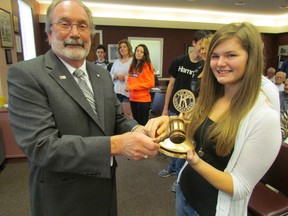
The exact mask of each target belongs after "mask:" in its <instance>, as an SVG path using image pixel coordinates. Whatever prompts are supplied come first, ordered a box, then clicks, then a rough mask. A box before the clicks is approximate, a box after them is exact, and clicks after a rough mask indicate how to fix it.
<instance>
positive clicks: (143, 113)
mask: <svg viewBox="0 0 288 216" xmlns="http://www.w3.org/2000/svg"><path fill="white" fill-rule="evenodd" d="M130 106H131V110H132V114H133V118H134V119H135V120H136V121H137V122H138V124H140V125H145V124H146V123H147V122H148V119H149V110H150V108H151V102H134V101H130Z"/></svg>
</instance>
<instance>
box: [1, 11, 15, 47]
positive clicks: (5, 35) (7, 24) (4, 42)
mask: <svg viewBox="0 0 288 216" xmlns="http://www.w3.org/2000/svg"><path fill="white" fill-rule="evenodd" d="M0 36H1V46H2V47H13V39H12V38H13V37H12V36H13V35H12V25H11V16H10V13H9V12H8V11H5V10H3V9H1V8H0Z"/></svg>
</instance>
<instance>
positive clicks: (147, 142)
mask: <svg viewBox="0 0 288 216" xmlns="http://www.w3.org/2000/svg"><path fill="white" fill-rule="evenodd" d="M137 129H138V128H137ZM137 129H136V130H137ZM139 130H140V129H139ZM159 147H160V146H159V144H158V143H155V142H154V141H153V139H152V138H150V137H148V136H146V135H145V134H143V133H140V132H128V133H125V134H122V135H117V136H112V137H111V154H112V155H123V156H125V157H127V158H128V159H131V160H142V159H147V158H149V157H154V156H155V155H156V154H157V152H158V149H159Z"/></svg>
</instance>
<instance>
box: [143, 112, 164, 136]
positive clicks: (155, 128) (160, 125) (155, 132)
mask: <svg viewBox="0 0 288 216" xmlns="http://www.w3.org/2000/svg"><path fill="white" fill-rule="evenodd" d="M168 127H169V117H168V116H160V117H157V118H152V119H150V120H149V121H148V122H147V124H146V125H145V127H144V130H145V133H146V134H147V135H148V136H150V137H152V138H157V137H159V136H161V137H162V134H163V133H164V135H166V134H167V132H168ZM165 132H166V134H165Z"/></svg>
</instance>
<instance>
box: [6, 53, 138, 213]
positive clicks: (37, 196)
mask: <svg viewBox="0 0 288 216" xmlns="http://www.w3.org/2000/svg"><path fill="white" fill-rule="evenodd" d="M86 68H87V72H88V74H89V77H90V80H91V84H92V88H93V90H94V93H95V100H96V104H97V112H98V115H99V120H98V119H97V118H96V116H95V114H94V112H93V111H92V108H91V107H90V105H89V103H88V101H87V100H86V98H85V97H84V95H83V93H82V91H81V89H80V88H79V86H78V84H77V82H76V81H75V80H74V78H73V76H72V75H71V73H70V72H69V71H68V70H67V69H66V67H65V66H64V65H63V63H62V62H61V61H60V60H59V59H58V57H57V56H55V55H54V54H53V52H52V51H51V50H50V51H49V52H47V53H46V54H45V55H43V56H39V57H37V58H36V59H33V60H29V61H25V62H19V63H17V64H15V65H12V66H11V67H10V68H9V71H8V92H9V113H10V121H11V125H12V128H13V131H14V134H15V138H16V142H17V143H18V145H19V146H20V147H21V149H22V150H23V151H24V153H25V155H26V156H27V157H28V159H29V162H30V168H31V173H30V182H29V184H30V200H31V208H32V214H33V215H37V216H39V215H41V216H44V215H49V216H50V215H51V216H57V215H59V216H60V215H61V216H66V215H69V216H70V215H75V216H76V215H77V216H80V215H85V216H90V215H97V216H102V215H105V216H106V215H108V212H109V211H110V209H111V208H112V209H113V208H116V207H115V202H112V200H113V199H114V198H115V197H114V198H113V196H114V195H113V192H115V188H114V186H113V181H114V178H112V180H111V175H113V174H115V173H114V172H113V171H112V172H111V166H110V136H112V135H114V134H121V133H124V132H127V131H130V130H131V129H132V128H133V127H134V126H135V125H136V124H137V123H136V122H135V121H134V120H132V119H128V118H126V117H125V116H123V115H122V111H121V108H120V103H119V101H118V100H117V99H116V97H115V94H114V91H113V84H112V80H111V77H110V75H109V73H107V71H106V70H104V69H103V68H101V67H100V66H97V65H94V64H92V63H90V62H87V66H86ZM114 163H115V162H114ZM111 203H113V204H112V205H113V206H112V207H111V206H110V205H111ZM114 210H115V209H114ZM114 210H113V211H114ZM114 214H115V213H114ZM111 215H113V214H112V213H111Z"/></svg>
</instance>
